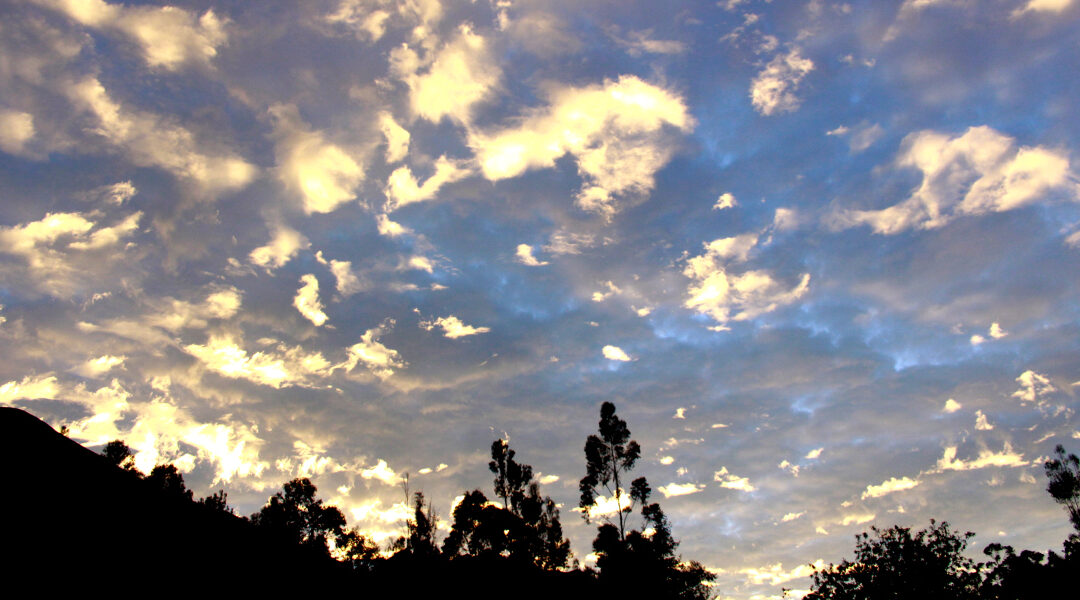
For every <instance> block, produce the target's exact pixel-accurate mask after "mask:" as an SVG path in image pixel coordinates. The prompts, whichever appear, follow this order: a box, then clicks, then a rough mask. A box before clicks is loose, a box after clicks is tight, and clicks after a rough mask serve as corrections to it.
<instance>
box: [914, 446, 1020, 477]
mask: <svg viewBox="0 0 1080 600" xmlns="http://www.w3.org/2000/svg"><path fill="white" fill-rule="evenodd" d="M1027 464H1028V461H1026V460H1024V455H1023V454H1018V453H1015V452H1013V449H1012V446H1011V445H1010V444H1009V443H1008V442H1005V446H1004V448H1002V450H1001V452H994V451H992V450H989V449H983V450H981V451H979V456H978V458H976V459H975V460H970V461H964V460H961V459H958V458H956V446H947V447H946V448H945V453H944V454H943V455H942V457H941V458H940V459H939V460H938V462H937V465H936V467H935V469H934V470H933V471H930V472H931V473H942V472H944V471H971V470H974V469H985V468H987V467H1023V466H1026V465H1027Z"/></svg>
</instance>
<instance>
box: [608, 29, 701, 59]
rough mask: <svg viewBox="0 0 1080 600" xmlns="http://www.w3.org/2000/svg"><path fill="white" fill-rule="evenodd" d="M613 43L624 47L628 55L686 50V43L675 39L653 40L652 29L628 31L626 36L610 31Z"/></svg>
mask: <svg viewBox="0 0 1080 600" xmlns="http://www.w3.org/2000/svg"><path fill="white" fill-rule="evenodd" d="M610 35H611V37H612V39H614V40H615V43H617V44H618V45H620V46H622V47H623V48H626V52H627V54H629V55H630V56H641V55H642V54H682V53H684V52H686V49H687V48H686V44H684V43H682V42H679V41H675V40H654V39H652V30H651V29H650V30H646V31H629V32H627V34H626V37H625V38H623V37H620V36H618V35H616V34H615V33H613V32H612V33H610Z"/></svg>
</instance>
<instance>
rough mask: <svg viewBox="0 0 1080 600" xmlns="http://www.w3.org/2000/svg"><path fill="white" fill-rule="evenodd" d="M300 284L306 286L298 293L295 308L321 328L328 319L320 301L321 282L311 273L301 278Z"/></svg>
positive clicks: (294, 303) (294, 299) (294, 300)
mask: <svg viewBox="0 0 1080 600" xmlns="http://www.w3.org/2000/svg"><path fill="white" fill-rule="evenodd" d="M300 282H301V283H303V284H304V285H303V286H302V287H301V288H300V289H299V290H297V291H296V297H295V298H293V306H295V307H296V310H298V311H300V314H301V315H303V316H304V318H305V319H307V320H308V321H311V322H312V324H314V325H315V326H316V327H321V326H322V325H323V324H324V323H326V320H327V318H328V317H327V316H326V313H325V312H323V304H322V302H320V301H319V280H318V279H315V276H314V275H311V274H310V273H309V274H307V275H303V276H301V277H300Z"/></svg>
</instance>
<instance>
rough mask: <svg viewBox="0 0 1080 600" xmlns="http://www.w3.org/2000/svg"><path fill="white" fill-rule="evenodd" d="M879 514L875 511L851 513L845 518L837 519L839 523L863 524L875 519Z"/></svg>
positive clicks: (845, 524)
mask: <svg viewBox="0 0 1080 600" xmlns="http://www.w3.org/2000/svg"><path fill="white" fill-rule="evenodd" d="M875 517H877V515H875V514H873V513H856V514H851V515H845V516H844V518H842V519H840V520H839V521H837V523H839V524H841V525H844V526H845V527H846V526H848V525H862V524H863V523H869V522H870V521H873V520H874V518H875Z"/></svg>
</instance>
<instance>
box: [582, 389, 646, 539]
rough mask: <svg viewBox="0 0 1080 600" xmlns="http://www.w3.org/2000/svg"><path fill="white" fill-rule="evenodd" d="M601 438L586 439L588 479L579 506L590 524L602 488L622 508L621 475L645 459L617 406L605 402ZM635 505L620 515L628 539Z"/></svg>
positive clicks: (621, 534) (622, 533)
mask: <svg viewBox="0 0 1080 600" xmlns="http://www.w3.org/2000/svg"><path fill="white" fill-rule="evenodd" d="M599 428H600V435H599V436H597V435H590V436H589V437H588V438H586V440H585V477H582V478H581V483H580V484H578V488H579V489H580V490H581V500H580V501H579V502H578V507H579V508H581V509H582V512H581V516H582V517H583V518H584V519H585V522H586V523H588V522H589V518H590V517H589V509H590V508H592V507H593V506H596V502H597V495H598V493H599V490H600V488H601V487H603V488H604V489H606V490H607V492H608V494H609V495H610V496H611V497H613V498H615V502H616V505H617V506H621V505H622V497H623V494H624V492H623V489H622V481H621V476H622V474H623V473H624V472H626V471H629V470H631V469H633V468H634V464H635V463H637V459H638V458H639V457H640V456H641V446H639V445H638V443H637V442H636V441H633V440H631V439H630V429H629V428H627V426H626V421H623V420H622V419H620V418H619V417H617V416H616V415H615V405H614V404H612V403H611V402H604V403H603V404H602V405H601V406H600V423H599ZM632 508H633V507H632V506H627V507H626V508H625V509H624V510H621V511H618V512H617V513H616V515H617V517H618V519H617V521H618V524H619V538H620V539H623V540H625V539H626V516H627V514H629V513H630V512H631V511H632Z"/></svg>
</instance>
